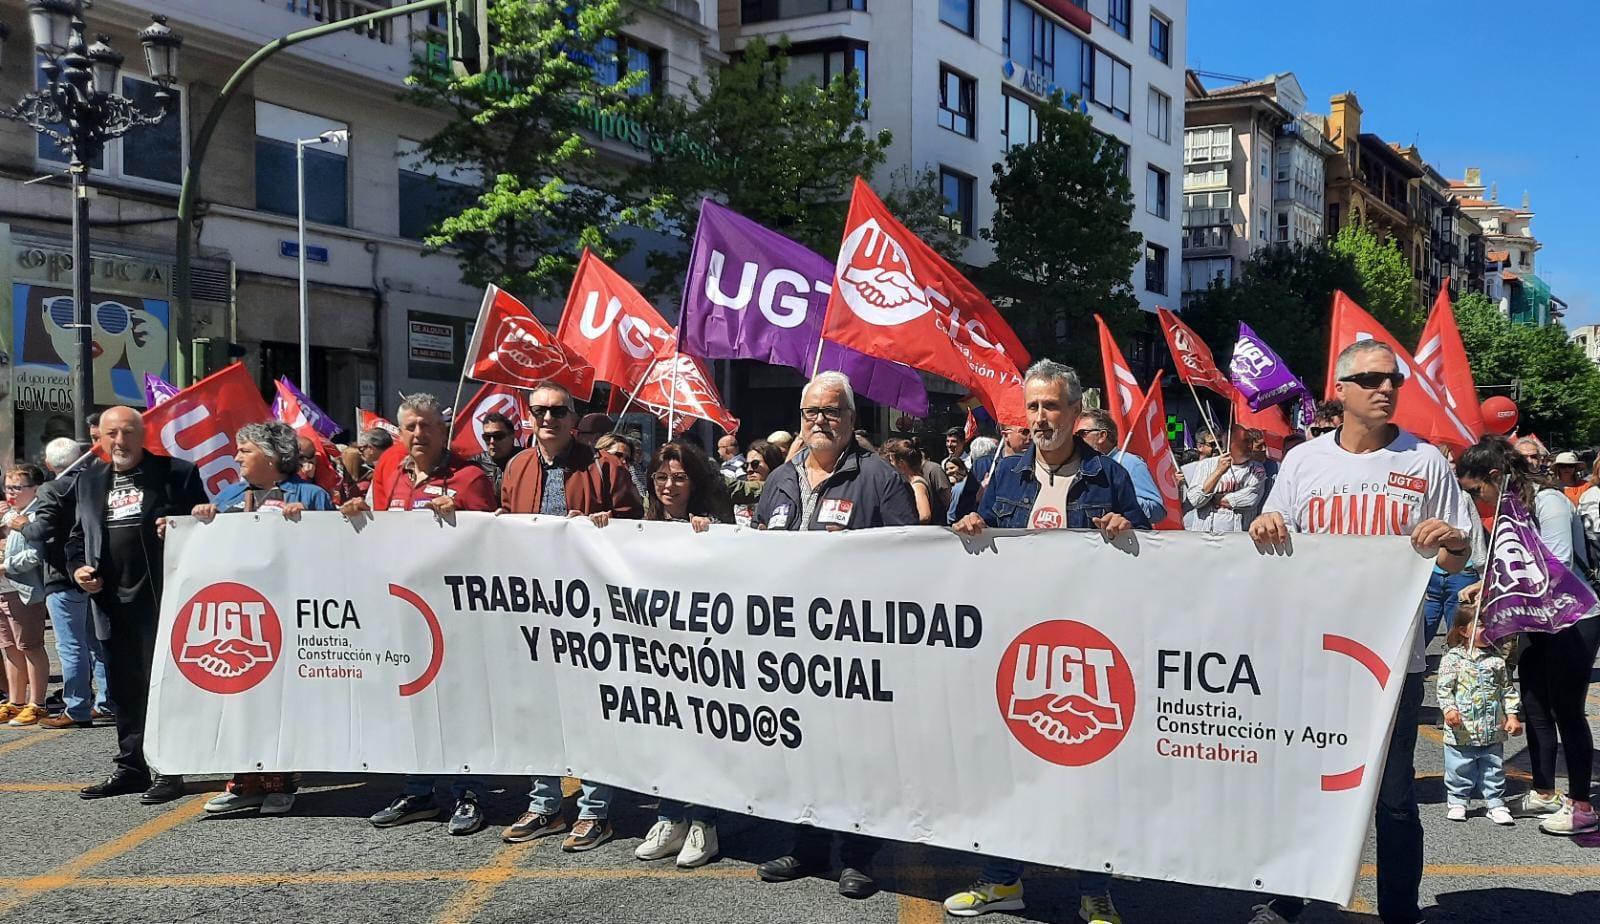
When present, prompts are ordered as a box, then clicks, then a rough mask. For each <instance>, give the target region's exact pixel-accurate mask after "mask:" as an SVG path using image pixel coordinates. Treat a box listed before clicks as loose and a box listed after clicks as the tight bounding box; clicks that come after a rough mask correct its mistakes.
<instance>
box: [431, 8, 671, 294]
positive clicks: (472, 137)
mask: <svg viewBox="0 0 1600 924" xmlns="http://www.w3.org/2000/svg"><path fill="white" fill-rule="evenodd" d="M489 17H490V28H491V32H492V34H493V35H494V36H495V42H494V50H495V62H494V67H493V68H492V69H491V70H489V71H487V72H486V73H482V74H476V75H473V76H469V77H457V76H455V75H454V74H452V73H451V71H450V69H449V68H448V67H447V66H444V64H443V62H440V61H438V60H435V59H430V58H427V57H422V58H418V59H417V60H416V62H415V66H414V69H413V72H412V74H411V76H410V78H409V79H408V80H407V84H408V87H409V89H408V90H407V92H406V98H407V100H408V101H409V102H411V103H413V104H415V105H419V106H424V107H428V108H432V109H436V110H439V111H441V112H444V113H446V114H447V115H448V116H449V118H450V121H449V123H448V124H447V125H446V126H445V127H444V128H443V129H442V130H440V131H439V132H437V133H436V134H434V135H432V136H431V137H429V138H427V139H426V140H424V141H423V142H422V143H421V145H420V154H421V156H422V158H423V159H424V160H426V161H428V162H431V163H433V164H438V165H443V166H446V167H455V166H457V165H466V166H469V167H474V168H477V169H479V170H481V171H482V175H483V184H484V185H483V188H482V190H481V191H479V192H478V193H477V194H476V195H475V196H473V197H472V201H470V202H469V203H466V204H465V206H464V208H462V209H461V210H460V212H459V213H458V214H455V215H452V216H449V217H446V218H444V219H443V220H441V221H440V222H439V223H438V225H437V226H436V227H435V228H434V229H433V232H432V233H431V234H430V235H429V236H428V238H427V240H426V243H427V245H428V246H429V247H431V248H441V247H446V246H449V247H454V248H456V249H457V250H458V251H459V253H460V255H461V268H462V278H463V279H464V280H465V281H466V282H468V283H470V284H472V285H483V284H486V283H494V284H496V285H500V286H502V287H505V288H507V289H510V290H512V291H515V292H517V293H518V294H519V295H555V294H559V293H560V292H562V291H564V290H565V288H566V285H567V282H568V280H569V279H570V278H571V276H572V273H573V271H574V269H575V268H576V264H577V258H578V251H579V248H580V246H588V247H591V248H593V249H594V250H595V251H597V252H598V253H599V254H601V255H602V256H604V257H606V258H614V257H616V256H617V254H618V252H619V251H621V250H624V249H625V248H626V243H625V241H624V240H623V239H622V238H620V237H619V236H618V232H619V230H620V228H621V227H622V226H623V225H624V224H630V223H637V222H638V221H639V220H640V219H641V217H642V216H641V215H640V214H638V213H636V212H634V211H632V210H630V209H627V208H624V207H622V205H621V203H619V201H618V200H617V198H616V197H615V196H614V195H613V194H612V190H613V189H614V188H615V186H616V182H617V180H616V177H615V175H614V174H613V173H612V172H611V171H609V170H608V169H607V168H605V167H604V165H603V164H602V163H601V162H600V161H599V160H598V158H597V157H596V153H595V149H594V145H593V144H592V143H591V142H590V141H589V140H588V138H586V137H585V135H584V134H583V133H582V132H581V131H580V129H582V128H584V127H586V126H592V125H594V124H596V123H597V122H601V121H606V120H609V121H610V122H611V123H612V124H615V122H616V120H618V119H621V118H626V117H629V116H631V115H633V114H634V113H635V110H636V108H637V107H638V105H639V101H638V99H637V98H636V97H633V96H631V95H630V94H629V92H628V91H629V89H630V88H631V87H633V86H634V85H635V84H637V83H638V82H639V81H640V80H642V79H643V78H644V76H645V75H644V74H642V73H635V74H633V75H629V76H627V77H625V78H624V79H622V80H621V81H619V82H618V83H617V84H615V85H614V86H609V87H608V86H602V85H600V84H599V83H597V81H596V80H595V62H596V60H597V58H598V57H599V56H601V55H603V54H606V53H611V54H614V53H615V52H614V50H612V51H610V52H604V51H602V50H601V48H602V46H601V43H602V42H603V41H604V40H605V39H607V38H608V37H612V36H615V35H616V34H617V33H618V30H619V29H620V28H621V27H622V26H623V25H624V24H625V23H626V22H627V21H628V12H627V8H626V5H625V4H624V3H623V0H587V2H585V3H582V4H573V5H570V6H569V5H567V4H558V3H492V4H490V5H489Z"/></svg>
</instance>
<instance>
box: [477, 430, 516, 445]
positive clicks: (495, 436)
mask: <svg viewBox="0 0 1600 924" xmlns="http://www.w3.org/2000/svg"><path fill="white" fill-rule="evenodd" d="M483 438H484V439H486V440H494V441H495V442H497V443H498V442H500V441H501V440H508V439H511V434H510V433H508V432H506V431H505V430H493V431H490V430H485V431H483Z"/></svg>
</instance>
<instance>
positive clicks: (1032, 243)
mask: <svg viewBox="0 0 1600 924" xmlns="http://www.w3.org/2000/svg"><path fill="white" fill-rule="evenodd" d="M1076 107H1077V98H1076V97H1073V98H1072V99H1071V100H1070V102H1069V105H1068V106H1066V107H1063V106H1062V98H1061V94H1060V93H1056V94H1055V95H1054V96H1053V97H1052V98H1051V100H1050V102H1049V103H1048V104H1046V105H1044V106H1041V107H1039V110H1038V121H1039V137H1038V140H1037V141H1034V142H1033V143H1031V144H1027V145H1017V146H1015V147H1012V148H1011V149H1010V150H1009V151H1007V152H1006V158H1005V162H1004V163H1003V164H996V165H995V168H994V174H995V175H994V182H993V183H992V184H991V186H990V189H991V190H992V191H993V193H994V198H995V214H994V222H993V225H992V226H991V227H989V228H985V229H983V231H982V235H983V238H984V240H987V241H989V242H990V243H992V244H993V245H994V250H995V259H994V262H993V263H992V264H990V265H989V266H987V267H985V268H984V269H983V270H982V271H981V272H980V273H979V274H978V278H977V279H976V280H975V281H977V282H978V283H979V285H980V286H981V287H982V288H983V290H984V292H985V293H987V294H988V295H989V296H990V297H991V298H993V299H994V300H995V304H996V305H997V306H998V307H1000V308H1001V310H1002V311H1003V312H1004V313H1005V314H1006V315H1007V317H1008V319H1009V320H1010V321H1011V324H1012V327H1013V329H1015V330H1016V332H1017V336H1018V337H1020V338H1021V340H1022V342H1023V344H1024V345H1025V346H1026V347H1027V348H1028V350H1029V352H1030V353H1033V354H1034V355H1035V356H1051V357H1052V358H1055V359H1058V360H1064V361H1066V362H1069V363H1071V364H1072V365H1074V366H1076V367H1077V368H1078V369H1079V370H1081V371H1083V372H1084V373H1085V377H1086V378H1088V379H1090V380H1094V379H1096V378H1098V376H1097V375H1096V373H1097V372H1098V370H1099V369H1100V361H1099V350H1098V348H1097V346H1096V341H1095V338H1094V336H1093V334H1092V332H1093V330H1094V321H1093V317H1092V316H1093V315H1094V314H1096V313H1098V314H1100V315H1101V316H1102V317H1104V318H1105V319H1106V323H1107V324H1108V325H1110V326H1111V328H1112V329H1113V331H1116V332H1118V333H1123V334H1126V333H1130V332H1132V331H1133V330H1135V329H1138V328H1139V327H1140V326H1141V325H1142V323H1143V319H1142V318H1141V317H1140V316H1139V314H1138V310H1139V309H1138V302H1137V301H1136V300H1135V298H1134V295H1133V288H1132V286H1131V284H1130V282H1129V279H1130V277H1131V276H1132V273H1133V267H1134V265H1135V264H1136V263H1137V262H1138V260H1139V255H1140V245H1141V243H1142V240H1143V239H1142V236H1141V235H1140V234H1139V233H1138V232H1136V231H1133V230H1131V229H1130V228H1129V222H1130V221H1131V219H1132V218H1133V193H1132V190H1131V189H1130V187H1129V184H1128V178H1127V175H1126V171H1127V164H1126V162H1125V157H1124V155H1123V153H1122V147H1121V145H1119V144H1117V143H1116V142H1115V141H1114V140H1113V139H1111V138H1109V137H1107V136H1105V135H1102V134H1100V133H1099V132H1097V131H1095V129H1094V126H1093V123H1092V122H1091V121H1090V119H1089V117H1088V116H1087V115H1084V114H1083V113H1081V112H1079V111H1078V110H1077V108H1076ZM1084 331H1090V332H1091V333H1090V335H1088V336H1085V335H1084V333H1083V332H1084Z"/></svg>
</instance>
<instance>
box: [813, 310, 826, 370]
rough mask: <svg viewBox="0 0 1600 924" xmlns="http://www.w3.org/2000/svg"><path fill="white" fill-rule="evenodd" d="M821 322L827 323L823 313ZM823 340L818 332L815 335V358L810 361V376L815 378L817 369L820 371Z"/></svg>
mask: <svg viewBox="0 0 1600 924" xmlns="http://www.w3.org/2000/svg"><path fill="white" fill-rule="evenodd" d="M822 323H823V324H827V323H828V317H827V315H823V317H822ZM823 340H824V338H823V336H822V335H821V334H818V335H817V357H816V359H813V360H812V361H811V377H812V378H816V377H817V373H818V372H819V371H821V369H822V343H823Z"/></svg>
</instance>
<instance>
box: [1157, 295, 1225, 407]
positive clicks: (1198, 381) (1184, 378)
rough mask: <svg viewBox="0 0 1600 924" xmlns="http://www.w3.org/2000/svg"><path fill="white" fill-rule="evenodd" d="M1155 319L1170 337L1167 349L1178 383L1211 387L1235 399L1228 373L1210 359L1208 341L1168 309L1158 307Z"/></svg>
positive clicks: (1163, 331) (1162, 330)
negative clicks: (1158, 319) (1174, 367)
mask: <svg viewBox="0 0 1600 924" xmlns="http://www.w3.org/2000/svg"><path fill="white" fill-rule="evenodd" d="M1156 316H1157V317H1159V318H1160V320H1161V332H1162V333H1164V334H1166V335H1167V347H1168V348H1169V349H1171V350H1172V364H1173V365H1174V366H1176V367H1177V369H1178V381H1180V382H1183V383H1184V384H1185V385H1198V386H1199V387H1201V388H1208V389H1210V390H1212V391H1214V392H1216V393H1217V394H1219V395H1221V396H1223V397H1224V398H1227V399H1229V400H1230V401H1231V400H1233V395H1234V388H1233V383H1232V382H1230V381H1228V374H1227V373H1225V372H1223V371H1222V370H1221V369H1219V368H1217V361H1216V360H1215V359H1213V358H1212V357H1211V348H1210V347H1208V346H1206V343H1205V341H1204V340H1201V339H1200V337H1199V335H1198V334H1196V333H1195V332H1194V331H1192V330H1190V329H1189V325H1187V324H1185V323H1183V322H1182V321H1180V320H1178V316H1177V315H1175V314H1173V313H1172V312H1170V311H1168V310H1167V309H1165V308H1157V309H1156Z"/></svg>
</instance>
